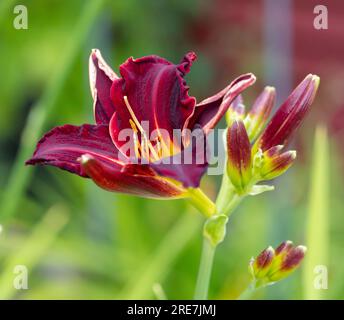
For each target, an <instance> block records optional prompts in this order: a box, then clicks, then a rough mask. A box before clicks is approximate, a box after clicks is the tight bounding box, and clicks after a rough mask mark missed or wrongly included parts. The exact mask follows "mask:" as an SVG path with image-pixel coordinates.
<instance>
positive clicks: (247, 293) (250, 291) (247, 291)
mask: <svg viewBox="0 0 344 320" xmlns="http://www.w3.org/2000/svg"><path fill="white" fill-rule="evenodd" d="M255 291H256V289H255V287H254V284H252V283H251V284H250V285H249V286H248V287H247V288H246V289H245V290H244V291H243V292H242V293H241V294H240V296H239V297H238V299H237V300H250V299H251V298H252V295H253V294H254V292H255Z"/></svg>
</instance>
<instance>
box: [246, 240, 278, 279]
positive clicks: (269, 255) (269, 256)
mask: <svg viewBox="0 0 344 320" xmlns="http://www.w3.org/2000/svg"><path fill="white" fill-rule="evenodd" d="M274 257H275V250H274V249H273V248H272V247H268V248H266V249H265V250H264V251H262V252H261V253H260V254H259V256H258V257H257V258H256V259H254V260H252V264H251V270H252V273H253V276H254V278H255V279H258V278H262V277H265V275H266V274H267V273H268V271H269V270H270V266H271V264H272V261H273V259H274Z"/></svg>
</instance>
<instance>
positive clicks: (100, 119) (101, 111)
mask: <svg viewBox="0 0 344 320" xmlns="http://www.w3.org/2000/svg"><path fill="white" fill-rule="evenodd" d="M89 76H90V87H91V93H92V97H93V101H94V104H93V111H94V118H95V121H96V123H97V124H108V123H109V122H110V119H111V117H112V115H113V113H114V112H115V107H114V105H113V103H112V101H111V98H110V89H111V85H112V82H113V81H114V80H116V79H118V76H117V75H116V73H115V72H114V71H113V70H112V69H111V68H110V67H109V66H108V65H107V64H106V62H105V61H104V59H103V57H102V56H101V54H100V51H99V50H97V49H93V50H92V52H91V55H90V60H89Z"/></svg>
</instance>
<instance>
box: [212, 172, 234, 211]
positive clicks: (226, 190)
mask: <svg viewBox="0 0 344 320" xmlns="http://www.w3.org/2000/svg"><path fill="white" fill-rule="evenodd" d="M235 195H236V193H235V190H234V187H233V185H232V184H231V183H230V181H229V178H228V176H227V174H226V173H224V174H223V176H222V182H221V187H220V191H219V194H218V196H217V199H216V208H217V211H218V212H220V213H221V214H226V207H227V204H228V201H231V200H229V199H233V198H234V197H235Z"/></svg>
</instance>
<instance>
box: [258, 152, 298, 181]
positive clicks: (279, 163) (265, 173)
mask: <svg viewBox="0 0 344 320" xmlns="http://www.w3.org/2000/svg"><path fill="white" fill-rule="evenodd" d="M282 148H283V146H281V145H278V146H274V147H272V148H270V149H269V150H267V151H265V152H264V153H263V159H264V160H263V165H262V167H261V168H260V176H261V178H262V179H264V180H270V179H274V178H276V177H278V176H280V175H281V174H283V173H284V172H286V171H287V170H288V169H289V168H290V166H291V165H292V164H293V163H294V160H295V159H296V151H293V150H292V151H286V152H283V153H280V151H281V149H282Z"/></svg>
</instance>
